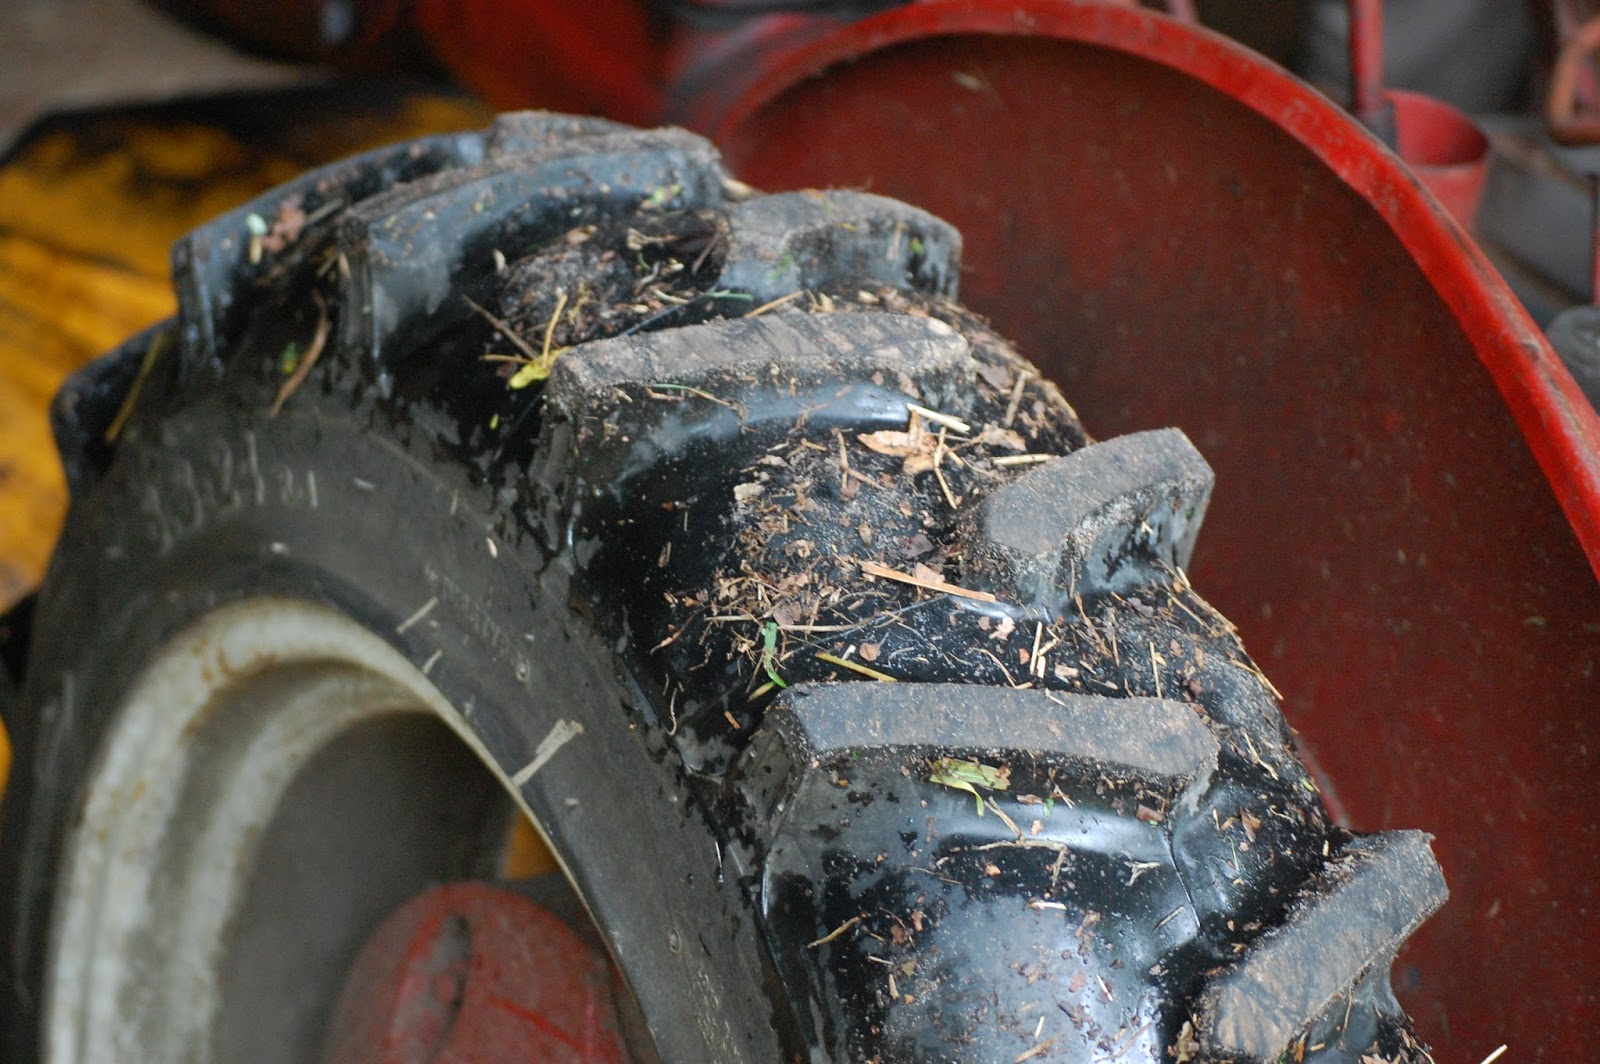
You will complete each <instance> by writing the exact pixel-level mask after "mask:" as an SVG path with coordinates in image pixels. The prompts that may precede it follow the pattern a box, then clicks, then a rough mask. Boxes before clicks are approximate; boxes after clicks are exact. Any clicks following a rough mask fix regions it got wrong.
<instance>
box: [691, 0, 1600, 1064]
mask: <svg viewBox="0 0 1600 1064" xmlns="http://www.w3.org/2000/svg"><path fill="white" fill-rule="evenodd" d="M713 43H715V44H716V45H717V47H716V48H714V49H713V48H710V47H705V46H690V47H686V48H685V49H684V50H683V51H681V52H680V54H679V57H678V60H677V61H678V63H679V66H680V74H679V77H678V80H677V82H676V88H675V89H674V90H672V92H671V94H670V97H669V98H670V99H671V100H673V101H674V103H673V106H674V107H675V108H676V113H675V114H674V115H670V116H669V117H676V118H678V119H680V120H686V121H687V122H688V123H689V124H691V125H694V126H697V127H699V128H701V129H706V130H709V131H711V132H712V133H713V135H714V136H715V137H716V139H717V140H718V142H719V144H720V145H721V146H722V148H723V150H724V152H725V153H726V154H727V156H728V159H729V162H730V164H731V166H732V168H733V169H734V171H735V172H737V173H740V174H741V176H743V177H745V178H746V179H747V180H750V181H751V182H752V183H754V184H757V185H760V186H765V187H769V188H792V187H799V186H808V185H814V186H822V185H840V184H844V185H857V186H861V187H866V188H869V189H871V190H872V191H875V192H881V193H884V194H887V195H892V196H900V197H903V198H905V199H908V200H910V201H912V202H915V203H917V204H919V205H921V206H924V207H926V208H928V209H930V210H932V211H934V212H935V213H938V214H941V215H943V216H944V217H945V218H947V219H949V220H951V221H952V222H954V223H955V224H956V225H958V226H959V227H960V228H961V229H962V231H963V233H964V234H965V236H966V242H967V245H966V254H965V259H966V262H967V266H968V269H967V272H966V273H964V275H963V278H962V288H963V297H964V299H965V301H966V302H968V303H969V304H972V305H974V306H976V307H977V308H978V309H980V310H983V311H985V312H986V313H988V314H990V315H991V316H992V317H993V318H994V319H995V322H996V324H997V326H998V327H999V328H1000V330H1001V331H1002V332H1004V333H1006V334H1008V335H1010V336H1012V337H1014V338H1016V339H1018V340H1019V341H1021V344H1022V348H1023V350H1024V352H1025V353H1026V354H1028V355H1029V356H1030V357H1031V358H1033V359H1034V360H1035V361H1036V362H1038V363H1039V364H1040V365H1042V366H1043V367H1044V368H1045V369H1046V371H1047V372H1050V373H1052V374H1053V375H1054V376H1055V377H1056V379H1057V380H1058V381H1060V382H1061V384H1062V386H1063V388H1064V390H1065V392H1066V394H1067V395H1069V396H1070V397H1071V398H1072V401H1073V402H1074V403H1075V404H1077V406H1078V409H1079V410H1080V412H1081V413H1082V414H1083V415H1084V418H1085V420H1086V422H1087V423H1088V424H1089V426H1090V428H1091V429H1092V430H1094V431H1096V432H1098V433H1100V434H1104V435H1111V434H1116V433H1121V432H1127V431H1130V430H1134V429H1141V428H1151V427H1156V426H1161V425H1169V424H1177V425H1179V426H1181V427H1182V428H1183V429H1185V430H1186V431H1187V432H1188V433H1189V435H1190V436H1191V437H1193V439H1194V440H1195V442H1196V444H1197V445H1198V446H1199V447H1200V449H1201V451H1202V452H1203V453H1205V454H1206V456H1207V457H1208V459H1209V460H1210V461H1211V462H1212V464H1213V465H1214V466H1215V467H1216V468H1217V473H1218V482H1217V491H1216V496H1215V499H1214V501H1213V503H1212V509H1211V511H1210V516H1209V518H1208V525H1207V531H1206V532H1205V534H1204V535H1203V536H1202V537H1201V543H1200V547H1199V551H1198V553H1197V559H1198V561H1199V570H1200V571H1199V572H1198V573H1197V575H1196V583H1197V584H1198V585H1199V586H1202V587H1205V588H1208V589H1210V591H1211V593H1213V594H1214V595H1215V596H1216V597H1217V599H1218V600H1219V601H1218V604H1219V605H1220V606H1221V607H1222V608H1223V610H1224V611H1225V612H1227V613H1228V614H1229V615H1231V616H1233V617H1234V618H1235V619H1236V620H1237V621H1238V622H1239V624H1240V627H1241V628H1242V629H1243V631H1244V636H1245V638H1246V641H1247V644H1248V645H1249V646H1250V647H1251V648H1252V649H1253V652H1254V653H1255V654H1256V655H1257V656H1258V657H1259V658H1260V659H1261V660H1262V663H1263V665H1264V667H1265V668H1266V670H1267V672H1268V673H1269V674H1270V675H1272V676H1274V677H1275V678H1277V680H1278V682H1279V684H1280V686H1282V687H1283V689H1284V690H1285V691H1286V692H1288V699H1287V709H1288V712H1289V715H1290V718H1291V720H1292V721H1293V723H1294V724H1295V726H1296V727H1297V729H1298V730H1299V731H1300V733H1301V735H1302V738H1303V742H1304V746H1305V749H1306V751H1307V753H1308V754H1309V755H1310V757H1311V760H1312V761H1313V763H1314V764H1317V765H1319V766H1320V767H1321V769H1322V770H1325V775H1324V777H1323V778H1325V779H1330V780H1333V781H1336V782H1337V786H1338V791H1337V792H1330V793H1329V795H1328V797H1329V801H1330V805H1332V807H1333V808H1334V809H1335V811H1336V812H1338V813H1339V814H1340V815H1342V816H1344V817H1346V818H1347V820H1348V821H1349V822H1350V823H1352V824H1353V825H1354V826H1356V827H1357V828H1360V829H1378V828H1387V827H1396V826H1424V827H1427V828H1429V829H1431V830H1433V831H1435V832H1436V833H1437V834H1438V843H1437V851H1438V854H1439V857H1440V860H1441V861H1442V862H1443V864H1444V867H1445V871H1446V875H1447V877H1448V880H1449V882H1450V885H1451V888H1452V891H1453V895H1454V897H1453V899H1452V901H1451V902H1450V904H1448V905H1447V906H1446V907H1445V909H1444V911H1443V912H1442V913H1441V914H1440V915H1439V916H1437V917H1435V918H1434V920H1433V921H1431V922H1430V923H1429V924H1428V925H1427V926H1426V927H1424V929H1423V930H1422V932H1421V933H1420V935H1419V936H1418V938H1417V940H1415V944H1414V946H1413V948H1412V949H1410V950H1409V951H1408V952H1407V953H1406V954H1404V955H1402V958H1401V962H1400V965H1399V966H1398V967H1397V969H1396V979H1395V982H1396V986H1397V987H1398V988H1399V991H1400V995H1401V997H1402V1000H1403V1001H1404V1002H1405V1003H1406V1005H1407V1006H1408V1008H1410V1009H1411V1010H1412V1012H1413V1014H1414V1015H1416V1016H1417V1018H1418V1022H1419V1024H1420V1026H1421V1027H1422V1029H1423V1032H1424V1034H1425V1035H1426V1036H1427V1037H1429V1038H1430V1039H1431V1040H1433V1041H1434V1042H1435V1043H1436V1045H1438V1046H1439V1047H1440V1050H1441V1052H1440V1054H1439V1059H1441V1060H1442V1059H1447V1058H1449V1059H1469V1058H1470V1059H1474V1060H1476V1059H1479V1058H1481V1057H1482V1056H1483V1055H1484V1054H1485V1053H1486V1052H1488V1051H1489V1050H1491V1049H1493V1048H1494V1047H1495V1046H1497V1045H1499V1044H1500V1043H1502V1042H1506V1043H1509V1044H1510V1045H1511V1047H1512V1049H1513V1051H1514V1052H1516V1053H1517V1054H1519V1055H1521V1056H1522V1057H1524V1058H1526V1059H1537V1058H1538V1057H1539V1056H1540V1054H1541V1053H1544V1054H1547V1055H1550V1056H1557V1055H1563V1054H1564V1055H1568V1056H1570V1055H1574V1054H1578V1053H1581V1052H1582V1048H1581V1047H1583V1046H1585V1045H1586V1044H1587V1039H1588V1036H1589V1034H1590V1032H1591V1031H1592V1030H1593V1029H1594V1028H1595V1027H1596V1026H1600V945H1597V942H1596V940H1595V938H1594V936H1593V935H1592V934H1590V933H1589V932H1588V930H1587V929H1588V928H1590V927H1592V926H1593V921H1594V919H1595V916H1596V913H1597V909H1600V898H1597V897H1596V890H1597V888H1596V883H1597V882H1600V812H1597V809H1600V807H1597V803H1596V801H1595V798H1594V790H1593V783H1592V781H1593V780H1595V779H1597V778H1600V736H1597V735H1596V734H1595V726H1594V720H1595V717H1594V713H1595V707H1596V705H1597V704H1600V698H1597V695H1600V675H1597V665H1600V586H1597V584H1596V580H1595V573H1596V572H1600V419H1597V417H1596V415H1595V413H1594V411H1593V410H1592V409H1591V408H1590V407H1589V405H1588V404H1587V403H1586V402H1585V400H1584V398H1583V396H1582V395H1581V394H1580V393H1579V391H1578V390H1577V388H1576V386H1575V385H1574V384H1573V383H1572V381H1571V379H1570V377H1569V376H1568V374H1567V373H1566V371H1565V369H1564V368H1563V367H1562V366H1561V364H1560V362H1559V361H1558V360H1557V358H1556V357H1555V355H1554V354H1553V353H1552V351H1551V350H1550V348H1549V346H1548V345H1547V344H1546V343H1545V340H1544V338H1543V336H1542V335H1541V334H1540V333H1539V331H1538V330H1537V328H1536V327H1535V326H1534V325H1533V323H1532V322H1531V321H1530V320H1529V319H1528V317H1527V316H1526V315H1525V314H1524V313H1523V311H1522V309H1521V308H1520V306H1519V305H1518V304H1517V303H1516V301H1515V299H1514V298H1513V296H1512V295H1511V293H1510V292H1509V291H1508V290H1507V289H1506V287H1505V285H1504V284H1503V283H1502V282H1501V280H1500V279H1499V277H1498V275H1497V274H1496V273H1495V271H1494V270H1493V268H1492V267H1491V266H1490V265H1489V264H1488V262H1487V261H1486V260H1485V259H1484V257H1483V256H1482V254H1481V253H1480V252H1479V251H1478V250H1477V248H1476V247H1475V246H1474V244H1473V243H1472V241H1471V240H1470V239H1469V238H1468V237H1467V236H1466V235H1465V234H1464V233H1463V231H1462V230H1461V229H1460V228H1459V227H1458V226H1457V224H1456V223H1455V222H1453V221H1452V220H1451V218H1450V217H1449V216H1448V215H1447V214H1446V212H1445V211H1444V210H1443V209H1442V208H1441V207H1440V205H1439V204H1438V203H1437V202H1436V201H1435V200H1434V199H1432V198H1431V197H1430V196H1429V195H1428V194H1426V193H1425V192H1424V191H1423V189H1422V188H1421V187H1420V186H1419V183H1418V181H1417V179H1416V177H1415V176H1414V174H1413V173H1412V172H1410V171H1409V170H1407V169H1406V168H1405V167H1404V166H1403V165H1402V164H1401V163H1400V162H1399V160H1397V159H1396V158H1395V157H1394V156H1393V155H1391V154H1390V153H1389V152H1388V151H1386V150H1385V149H1384V148H1382V146H1381V145H1380V144H1379V143H1378V142H1377V141H1375V140H1374V139H1373V138H1372V137H1370V136H1369V135H1368V134H1367V133H1366V132H1365V131H1364V130H1362V129H1361V128H1360V127H1359V126H1358V125H1357V124H1356V123H1355V122H1353V121H1352V120H1350V119H1349V118H1348V117H1347V116H1346V115H1345V114H1344V113H1343V112H1342V111H1341V110H1340V109H1339V108H1338V107H1336V106H1335V105H1334V104H1333V103H1332V102H1330V101H1329V100H1327V99H1326V98H1324V97H1322V96H1320V95H1319V94H1317V93H1315V92H1314V91H1312V90H1311V89H1310V88H1308V87H1307V86H1305V85H1304V84H1302V83H1300V82H1299V81H1297V80H1295V79H1294V78H1292V77H1291V76H1289V75H1288V74H1286V73H1285V72H1284V71H1282V70H1280V69H1278V68H1277V67H1275V66H1273V65H1272V64H1270V63H1269V62H1267V61H1265V60H1263V59H1261V58H1260V57H1258V56H1256V55H1254V54H1253V53H1250V52H1247V51H1246V50H1244V49H1242V48H1241V47H1239V46H1238V45H1236V44H1233V43H1232V42H1230V41H1227V40H1225V39H1223V38H1221V37H1218V36H1216V35H1214V34H1210V33H1207V32H1205V31H1197V30H1195V29H1193V28H1191V27H1188V26H1184V25H1181V24H1179V23H1177V22H1175V21H1173V20H1171V19H1168V18H1165V17H1163V16H1160V15H1157V14H1153V13H1150V12H1143V11H1138V10H1131V9H1128V8H1125V7H1120V6H1109V5H1105V4H1097V3H1088V2H1073V0H1011V2H1007V3H1003V4H1001V3H994V2H985V0H931V2H924V3H919V4H913V5H909V6H906V7H903V8H898V9H895V10H892V11H889V12H887V13H884V14H881V15H878V16H875V17H872V18H869V19H866V20H864V21H860V22H856V23H853V24H848V25H841V24H837V23H827V22H824V21H821V20H801V19H796V18H794V17H788V18H783V19H772V20H768V21H765V22H762V23H758V24H753V25H749V26H747V27H745V29H744V31H743V33H742V35H741V36H740V38H739V39H738V40H731V39H722V40H720V41H718V42H713ZM691 44H692V42H691ZM1474 1054H1476V1055H1474Z"/></svg>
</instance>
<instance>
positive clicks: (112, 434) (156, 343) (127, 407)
mask: <svg viewBox="0 0 1600 1064" xmlns="http://www.w3.org/2000/svg"><path fill="white" fill-rule="evenodd" d="M171 339H172V330H170V329H167V330H163V331H162V332H159V333H157V334H156V337H155V339H153V340H151V341H150V346H149V347H147V348H145V352H144V358H143V359H142V360H141V361H140V362H139V372H138V374H137V375H136V376H135V377H134V378H133V386H132V387H130V388H129V389H128V394H127V395H126V396H125V397H124V398H123V400H122V406H121V407H119V408H118V410H117V416H116V418H115V419H114V420H113V421H112V422H111V425H110V427H109V428H107V429H106V442H107V443H116V442H117V437H118V436H120V435H121V434H122V429H123V427H124V426H125V425H127V423H128V418H130V417H131V416H133V408H134V405H135V404H136V403H138V401H139V389H140V388H143V387H144V382H145V378H146V377H148V376H150V371H151V370H152V369H154V368H155V365H156V360H157V359H159V358H160V357H161V356H162V354H163V353H165V351H166V350H167V344H168V342H169V341H171Z"/></svg>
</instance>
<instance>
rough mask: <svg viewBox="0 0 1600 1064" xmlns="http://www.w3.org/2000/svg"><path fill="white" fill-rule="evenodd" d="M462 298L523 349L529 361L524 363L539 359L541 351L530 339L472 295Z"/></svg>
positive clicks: (498, 359) (493, 357)
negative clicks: (521, 334) (536, 348)
mask: <svg viewBox="0 0 1600 1064" xmlns="http://www.w3.org/2000/svg"><path fill="white" fill-rule="evenodd" d="M461 298H462V299H463V300H465V301H466V304H467V306H468V307H470V308H472V311H473V313H475V314H478V315H480V316H481V317H482V318H483V320H484V321H487V322H488V323H489V324H490V325H493V326H494V329H495V332H497V333H499V334H500V335H501V336H504V337H505V338H506V339H507V340H510V341H511V346H512V347H515V348H516V349H517V350H518V351H521V352H522V353H523V355H525V356H526V358H527V362H524V363H522V364H523V365H527V364H529V363H534V362H538V361H539V352H537V351H535V350H534V349H533V345H532V344H530V343H528V341H526V340H524V339H523V338H522V337H521V336H519V335H518V334H517V331H516V330H515V329H513V328H512V327H511V326H510V325H509V324H507V323H506V321H505V320H504V319H502V318H497V317H495V316H494V315H493V314H491V313H489V311H487V310H486V309H484V308H483V307H482V306H480V305H479V304H478V302H477V301H476V300H475V299H473V298H472V297H471V296H467V295H464V296H462V297H461ZM485 357H486V358H487V359H488V360H489V361H495V362H501V361H512V362H514V361H516V359H508V358H507V357H506V356H505V355H498V356H496V355H489V356H485Z"/></svg>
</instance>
